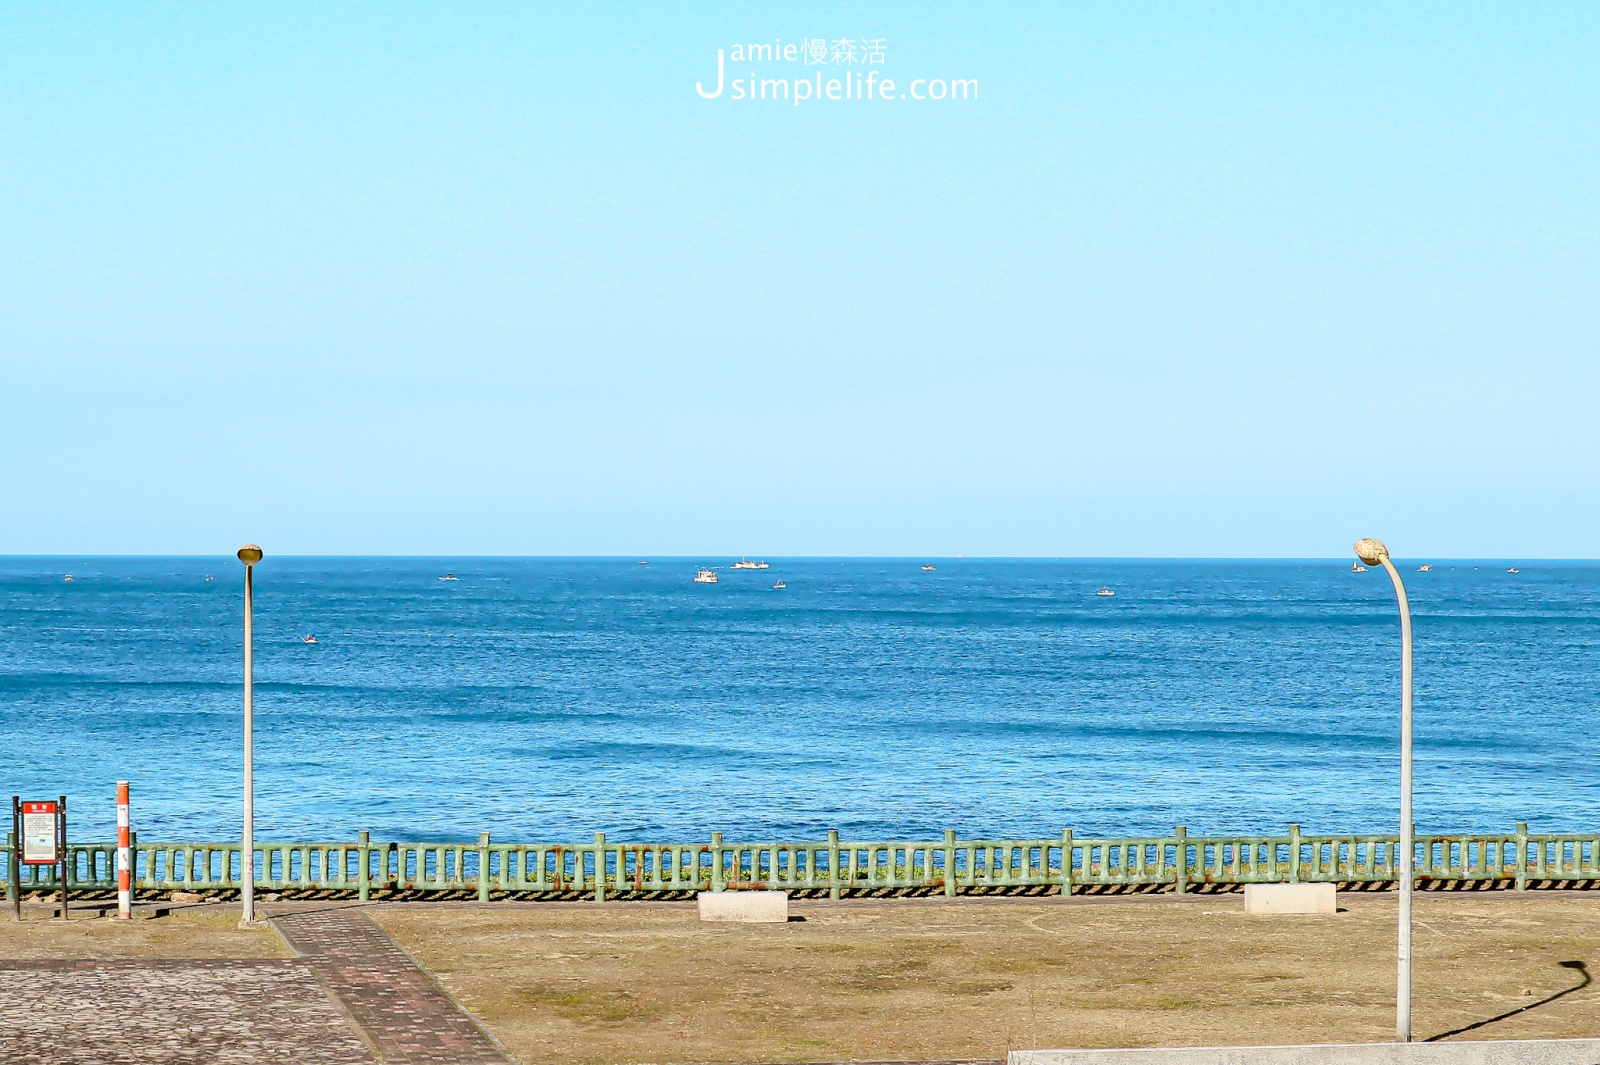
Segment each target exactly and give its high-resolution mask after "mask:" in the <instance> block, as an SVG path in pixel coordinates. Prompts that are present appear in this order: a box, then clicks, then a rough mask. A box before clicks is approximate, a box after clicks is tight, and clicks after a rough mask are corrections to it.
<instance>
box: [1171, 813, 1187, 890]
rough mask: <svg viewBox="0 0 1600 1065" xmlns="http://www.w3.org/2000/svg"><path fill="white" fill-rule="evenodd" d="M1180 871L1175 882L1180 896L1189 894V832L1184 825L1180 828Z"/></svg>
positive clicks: (1174, 886) (1178, 832)
mask: <svg viewBox="0 0 1600 1065" xmlns="http://www.w3.org/2000/svg"><path fill="white" fill-rule="evenodd" d="M1174 834H1175V835H1176V836H1177V837H1178V871H1177V873H1176V875H1175V878H1174V880H1173V888H1174V890H1175V891H1176V892H1177V893H1178V894H1179V895H1186V894H1188V892H1189V830H1188V829H1187V828H1185V827H1183V826H1182V825H1179V826H1178V829H1177V832H1176V833H1174Z"/></svg>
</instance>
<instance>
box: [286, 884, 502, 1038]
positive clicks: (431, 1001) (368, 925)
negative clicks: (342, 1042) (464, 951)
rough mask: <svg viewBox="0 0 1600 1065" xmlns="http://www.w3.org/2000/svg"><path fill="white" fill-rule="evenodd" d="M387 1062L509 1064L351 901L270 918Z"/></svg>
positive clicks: (384, 933) (471, 1018)
mask: <svg viewBox="0 0 1600 1065" xmlns="http://www.w3.org/2000/svg"><path fill="white" fill-rule="evenodd" d="M273 924H274V925H276V927H277V928H278V931H279V932H280V933H282V935H283V937H284V939H286V940H288V942H289V945H290V946H292V947H294V949H295V950H296V951H298V952H299V953H300V954H301V958H300V959H297V960H301V961H303V962H304V963H305V964H307V965H308V966H310V967H311V968H312V969H313V970H314V971H315V972H316V974H317V976H318V977H320V978H321V980H322V982H323V983H324V984H325V985H326V986H327V987H328V989H329V990H331V991H332V992H333V993H334V994H335V995H337V996H338V998H339V1001H340V1002H341V1003H342V1004H343V1006H344V1008H345V1010H346V1011H347V1012H348V1013H349V1015H350V1017H351V1018H352V1019H353V1020H354V1021H355V1023H356V1024H358V1025H360V1027H361V1029H362V1031H363V1032H364V1033H365V1034H366V1037H367V1040H368V1041H369V1042H370V1043H371V1045H372V1046H373V1047H374V1048H375V1049H376V1050H377V1052H378V1055H379V1057H381V1058H382V1059H383V1061H384V1062H385V1063H388V1065H445V1063H448V1065H515V1063H514V1062H513V1060H512V1059H511V1058H510V1057H509V1056H508V1055H507V1054H506V1053H505V1052H504V1051H502V1050H501V1049H500V1047H499V1046H498V1045H497V1044H496V1043H495V1042H494V1041H493V1040H492V1039H490V1038H489V1037H488V1035H486V1034H485V1033H484V1031H483V1029H482V1028H480V1027H479V1026H478V1023H477V1021H475V1020H474V1019H473V1017H472V1015H471V1014H469V1013H467V1012H466V1011H465V1010H463V1009H462V1008H461V1007H460V1006H458V1005H457V1004H456V1003H455V1000H453V999H451V998H450V997H449V996H448V995H446V994H445V993H444V992H443V991H441V990H440V989H439V987H438V986H437V985H436V984H435V983H434V982H433V980H432V979H430V978H429V977H428V975H427V974H426V973H424V972H423V971H422V970H421V969H419V968H418V967H417V965H416V963H415V962H414V961H412V960H411V955H409V954H407V953H406V952H405V951H404V950H402V949H401V948H400V946H399V945H398V944H397V943H395V941H394V940H392V939H390V938H389V935H388V933H386V932H384V930H383V929H381V928H379V927H378V926H377V924H375V923H374V922H373V921H372V920H371V919H370V918H368V917H367V916H366V915H365V914H363V913H361V912H360V911H359V910H358V909H355V908H352V907H330V908H328V909H322V910H315V911H310V912H306V911H301V912H297V913H290V914H284V915H281V916H278V917H274V918H273Z"/></svg>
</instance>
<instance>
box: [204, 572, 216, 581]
mask: <svg viewBox="0 0 1600 1065" xmlns="http://www.w3.org/2000/svg"><path fill="white" fill-rule="evenodd" d="M206 580H208V581H214V580H216V578H215V577H213V576H212V575H211V574H209V573H208V574H206Z"/></svg>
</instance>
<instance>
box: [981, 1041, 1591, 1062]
mask: <svg viewBox="0 0 1600 1065" xmlns="http://www.w3.org/2000/svg"><path fill="white" fill-rule="evenodd" d="M1595 1062H1600V1039H1504V1040H1481V1041H1479V1040H1463V1041H1461V1042H1449V1043H1328V1044H1322V1045H1312V1046H1276V1047H1148V1048H1139V1049H1134V1050H1013V1051H1012V1052H1011V1053H1010V1054H1009V1055H1008V1056H1007V1059H1006V1065H1594V1063H1595Z"/></svg>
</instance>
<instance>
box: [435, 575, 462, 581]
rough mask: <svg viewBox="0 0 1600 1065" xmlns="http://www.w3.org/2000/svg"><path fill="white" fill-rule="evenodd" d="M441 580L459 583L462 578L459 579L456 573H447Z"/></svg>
mask: <svg viewBox="0 0 1600 1065" xmlns="http://www.w3.org/2000/svg"><path fill="white" fill-rule="evenodd" d="M439 579H440V580H441V581H459V580H460V579H461V578H460V577H457V576H456V575H455V574H454V573H446V574H445V575H444V576H443V577H440V578H439Z"/></svg>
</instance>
